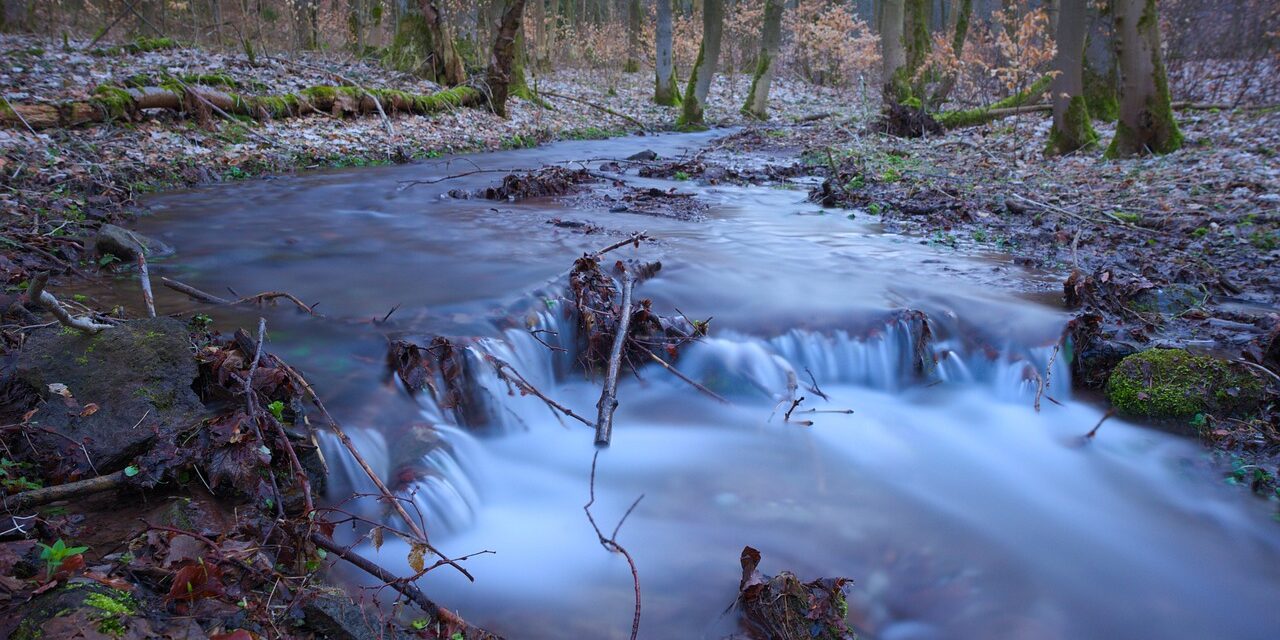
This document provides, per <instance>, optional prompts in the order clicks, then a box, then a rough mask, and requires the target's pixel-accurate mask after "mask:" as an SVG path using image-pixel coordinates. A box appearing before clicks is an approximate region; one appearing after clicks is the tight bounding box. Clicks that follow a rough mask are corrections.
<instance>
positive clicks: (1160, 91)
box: [1107, 0, 1182, 158]
mask: <svg viewBox="0 0 1280 640" xmlns="http://www.w3.org/2000/svg"><path fill="white" fill-rule="evenodd" d="M1113 11H1114V12H1115V25H1116V36H1117V39H1116V59H1117V61H1118V62H1119V68H1120V120H1119V122H1117V123H1116V135H1115V137H1114V138H1112V139H1111V146H1110V147H1109V148H1108V149H1107V156H1108V157H1111V158H1123V157H1128V156H1135V155H1143V154H1146V153H1157V154H1163V153H1170V152H1172V151H1176V150H1177V149H1178V148H1179V147H1181V146H1182V133H1181V132H1179V131H1178V122H1177V121H1176V120H1174V118H1173V108H1172V105H1171V102H1170V99H1169V80H1168V77H1167V76H1166V75H1165V69H1164V60H1163V58H1162V57H1161V53H1160V18H1159V12H1158V11H1157V9H1156V0H1115V3H1114V5H1113Z"/></svg>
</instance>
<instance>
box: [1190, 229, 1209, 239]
mask: <svg viewBox="0 0 1280 640" xmlns="http://www.w3.org/2000/svg"><path fill="white" fill-rule="evenodd" d="M1207 235H1209V228H1208V227H1196V230H1195V231H1192V232H1191V237H1193V238H1203V237H1205V236H1207Z"/></svg>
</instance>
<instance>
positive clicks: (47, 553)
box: [37, 538, 89, 577]
mask: <svg viewBox="0 0 1280 640" xmlns="http://www.w3.org/2000/svg"><path fill="white" fill-rule="evenodd" d="M37 544H38V545H39V546H40V559H41V560H44V564H45V572H46V574H47V577H53V572H54V571H57V570H58V567H60V566H62V562H63V561H64V560H66V559H67V558H73V557H75V556H78V555H80V554H82V553H84V552H86V551H88V550H89V547H68V546H67V543H65V542H63V541H62V538H58V540H57V542H54V543H53V545H52V546H50V545H47V544H44V543H43V542H41V543H37Z"/></svg>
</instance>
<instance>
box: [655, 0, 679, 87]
mask: <svg viewBox="0 0 1280 640" xmlns="http://www.w3.org/2000/svg"><path fill="white" fill-rule="evenodd" d="M671 23H672V18H671V0H658V24H657V29H656V31H655V32H654V41H655V42H654V54H655V58H654V70H653V73H654V88H653V101H654V102H656V103H658V104H660V105H665V106H668V107H674V106H676V105H677V104H679V102H680V87H679V85H677V84H676V74H675V60H674V58H673V51H672V45H673V43H672V24H671Z"/></svg>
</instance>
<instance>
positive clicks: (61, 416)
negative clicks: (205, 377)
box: [14, 318, 202, 476]
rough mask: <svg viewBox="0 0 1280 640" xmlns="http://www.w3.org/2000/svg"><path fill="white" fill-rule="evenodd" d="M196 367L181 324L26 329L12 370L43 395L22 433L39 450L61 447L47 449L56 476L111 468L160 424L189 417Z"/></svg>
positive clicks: (192, 417)
mask: <svg viewBox="0 0 1280 640" xmlns="http://www.w3.org/2000/svg"><path fill="white" fill-rule="evenodd" d="M196 374H197V369H196V362H195V359H194V357H193V354H192V350H191V345H190V342H189V338H188V334H187V329H186V326H185V325H183V323H182V322H180V321H178V320H175V319H172V318H150V319H145V320H135V321H131V322H126V323H123V324H120V325H118V326H116V327H113V328H111V329H107V330H105V331H102V332H100V333H97V334H93V335H85V334H83V333H81V332H79V331H66V330H62V329H60V328H49V329H44V330H41V331H38V332H36V333H33V334H32V335H31V337H30V338H29V339H28V340H27V343H26V345H24V347H23V349H22V353H21V354H20V355H19V357H18V363H17V366H16V370H15V374H14V377H15V380H16V381H17V383H19V384H24V385H26V386H27V387H28V388H29V389H30V390H31V391H33V392H34V393H36V394H38V395H39V397H40V398H41V399H42V400H43V404H41V405H40V406H39V408H38V410H37V411H36V413H35V414H34V415H33V416H32V417H31V421H32V422H33V423H36V424H38V425H39V427H41V430H35V429H33V430H31V431H30V437H31V440H32V445H33V446H34V447H35V449H36V453H37V455H39V456H40V457H46V458H48V457H50V456H51V454H53V453H55V452H61V454H62V455H61V456H60V457H58V456H52V457H53V458H54V465H55V466H56V467H57V472H55V473H54V475H55V476H56V475H60V474H79V475H90V474H93V475H96V474H100V473H101V474H105V473H111V472H113V471H116V470H119V469H121V468H123V467H124V466H125V465H127V464H128V463H129V461H130V460H131V459H132V458H133V457H134V456H136V455H138V454H139V453H141V452H142V451H143V450H144V449H145V448H146V445H147V443H148V442H149V441H150V440H151V439H152V438H153V437H154V435H155V434H156V433H158V432H159V431H160V430H161V429H169V430H172V429H178V428H182V427H185V426H188V425H190V424H192V423H193V422H195V421H196V420H197V418H198V415H199V413H200V411H201V409H202V405H201V403H200V400H199V399H198V398H197V397H196V394H195V392H194V391H192V389H191V383H192V381H193V380H195V378H196ZM45 430H47V431H45ZM81 443H82V444H83V446H84V451H81V450H80V446H79V445H80V444H81ZM85 452H87V453H88V455H89V458H90V459H91V460H92V461H93V464H92V465H90V464H88V462H87V461H86V459H85ZM58 472H61V473H58Z"/></svg>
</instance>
